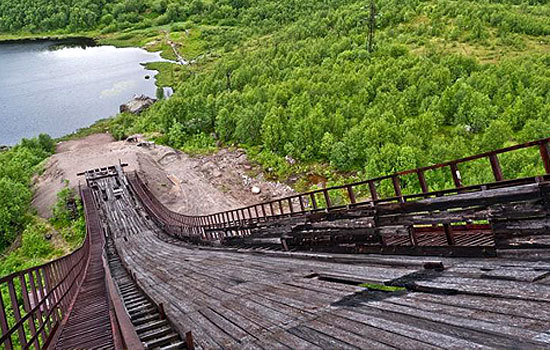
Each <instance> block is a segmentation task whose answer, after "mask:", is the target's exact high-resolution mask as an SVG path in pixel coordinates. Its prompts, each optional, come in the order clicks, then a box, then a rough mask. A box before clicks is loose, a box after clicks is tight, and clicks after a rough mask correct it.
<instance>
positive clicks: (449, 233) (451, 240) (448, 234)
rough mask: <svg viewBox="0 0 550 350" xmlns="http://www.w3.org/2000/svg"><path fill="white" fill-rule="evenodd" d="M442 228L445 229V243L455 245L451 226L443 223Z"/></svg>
mask: <svg viewBox="0 0 550 350" xmlns="http://www.w3.org/2000/svg"><path fill="white" fill-rule="evenodd" d="M443 228H444V229H445V237H446V238H447V244H448V245H451V246H453V245H455V244H456V242H455V237H454V234H453V227H452V226H451V225H449V224H444V225H443Z"/></svg>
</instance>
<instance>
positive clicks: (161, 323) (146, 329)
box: [136, 320, 168, 334]
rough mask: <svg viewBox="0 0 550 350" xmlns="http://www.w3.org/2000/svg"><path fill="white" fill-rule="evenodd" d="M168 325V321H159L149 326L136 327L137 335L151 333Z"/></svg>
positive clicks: (148, 324)
mask: <svg viewBox="0 0 550 350" xmlns="http://www.w3.org/2000/svg"><path fill="white" fill-rule="evenodd" d="M167 324H168V321H166V320H158V321H153V322H149V323H147V324H144V325H141V326H139V327H136V333H138V334H140V333H145V332H149V331H151V330H153V329H155V328H158V327H162V326H165V325H167Z"/></svg>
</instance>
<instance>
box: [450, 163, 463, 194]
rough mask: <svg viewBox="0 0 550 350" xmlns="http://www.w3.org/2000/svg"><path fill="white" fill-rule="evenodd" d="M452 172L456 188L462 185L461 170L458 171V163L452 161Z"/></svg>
mask: <svg viewBox="0 0 550 350" xmlns="http://www.w3.org/2000/svg"><path fill="white" fill-rule="evenodd" d="M450 167H451V173H452V175H453V181H454V183H455V187H456V188H460V187H462V179H461V178H460V171H458V167H457V166H456V163H451V165H450Z"/></svg>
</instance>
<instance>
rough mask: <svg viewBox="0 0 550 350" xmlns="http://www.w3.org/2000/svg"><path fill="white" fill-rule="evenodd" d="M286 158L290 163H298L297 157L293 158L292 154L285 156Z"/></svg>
mask: <svg viewBox="0 0 550 350" xmlns="http://www.w3.org/2000/svg"><path fill="white" fill-rule="evenodd" d="M285 160H286V162H287V163H288V164H290V165H294V164H296V159H294V158H292V157H291V156H290V155H287V156H286V157H285Z"/></svg>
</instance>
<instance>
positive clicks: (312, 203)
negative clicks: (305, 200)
mask: <svg viewBox="0 0 550 350" xmlns="http://www.w3.org/2000/svg"><path fill="white" fill-rule="evenodd" d="M309 197H310V198H311V205H312V206H313V210H316V209H317V200H316V199H315V194H314V193H310V194H309Z"/></svg>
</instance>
